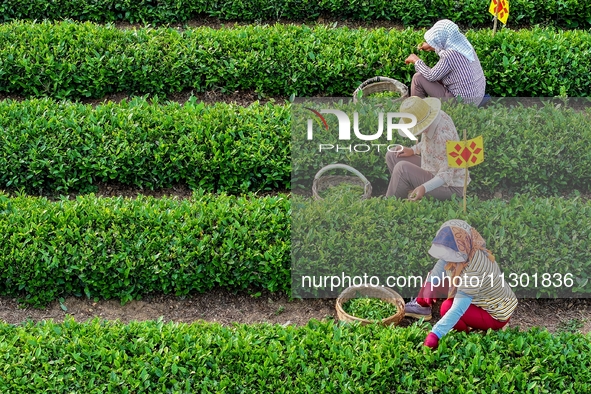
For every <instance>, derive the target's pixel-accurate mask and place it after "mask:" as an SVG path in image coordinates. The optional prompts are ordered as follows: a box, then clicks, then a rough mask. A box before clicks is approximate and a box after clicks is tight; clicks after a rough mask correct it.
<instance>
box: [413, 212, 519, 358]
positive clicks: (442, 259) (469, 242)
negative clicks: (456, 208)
mask: <svg viewBox="0 0 591 394" xmlns="http://www.w3.org/2000/svg"><path fill="white" fill-rule="evenodd" d="M485 246H486V243H485V241H484V239H482V237H481V236H480V234H479V233H478V231H476V229H474V228H473V227H471V226H470V225H469V224H468V223H466V222H465V221H463V220H457V219H455V220H449V221H447V222H445V223H443V225H442V226H441V228H440V229H439V231H438V232H437V234H436V235H435V238H434V239H433V242H432V245H431V249H429V254H430V255H431V256H433V257H435V258H437V259H439V260H438V261H437V264H436V265H435V267H434V268H433V270H432V271H431V272H430V273H429V275H428V277H427V280H426V282H425V283H424V285H423V288H422V289H421V291H420V292H419V295H418V297H417V298H416V299H414V300H411V301H410V302H409V303H407V304H406V307H405V314H406V316H411V317H415V318H421V317H422V318H425V320H429V319H431V306H432V305H433V303H434V302H435V301H436V299H437V298H444V297H446V295H447V300H445V301H444V302H443V304H442V305H441V316H442V318H441V320H439V321H438V322H437V324H435V325H434V326H433V329H432V330H431V332H430V333H429V334H428V335H427V338H426V339H425V342H424V345H425V346H428V347H430V348H437V346H438V344H439V340H440V339H441V338H442V337H443V336H444V335H446V334H447V333H448V332H449V331H450V330H451V329H452V328H454V329H456V330H457V331H470V329H473V328H474V329H479V330H488V329H489V328H490V329H493V330H499V329H501V328H503V327H504V326H505V325H506V324H507V323H508V322H509V319H510V318H511V315H512V314H513V312H514V311H515V308H516V307H517V297H516V296H515V294H514V293H513V290H511V287H509V285H508V284H507V283H505V282H503V281H502V280H500V278H501V270H500V268H499V265H498V264H497V262H496V261H495V258H494V256H493V255H492V254H491V252H490V251H489V250H487V249H486V248H485ZM446 271H447V272H446ZM454 278H456V279H460V280H457V281H455V280H454ZM456 286H457V287H456Z"/></svg>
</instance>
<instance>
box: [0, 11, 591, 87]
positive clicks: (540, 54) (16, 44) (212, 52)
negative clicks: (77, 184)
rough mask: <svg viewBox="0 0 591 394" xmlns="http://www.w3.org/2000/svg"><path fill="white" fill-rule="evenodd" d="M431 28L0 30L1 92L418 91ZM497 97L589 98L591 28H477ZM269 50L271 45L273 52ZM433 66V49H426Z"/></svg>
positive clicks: (23, 26)
mask: <svg viewBox="0 0 591 394" xmlns="http://www.w3.org/2000/svg"><path fill="white" fill-rule="evenodd" d="M423 34H424V31H418V30H411V29H406V30H402V31H399V30H390V31H388V30H385V29H383V28H380V29H372V30H367V29H355V30H351V29H348V28H329V27H325V26H317V27H314V28H310V27H307V26H295V25H280V24H277V25H274V26H266V25H265V26H253V25H251V26H243V27H235V28H231V29H212V28H204V27H200V28H191V29H186V30H180V29H173V28H157V29H153V28H138V29H118V28H116V27H115V26H113V25H108V26H98V25H94V24H92V23H89V22H86V23H73V22H69V21H68V22H58V23H50V22H43V23H26V22H11V23H7V24H4V25H1V26H0V59H1V62H0V92H2V93H11V94H19V95H24V96H27V97H32V96H34V97H41V96H50V97H54V98H59V99H62V98H83V97H94V98H100V97H103V96H104V95H106V94H109V93H114V92H127V93H132V94H144V93H150V94H171V93H175V92H180V91H181V90H183V89H195V90H197V91H206V90H214V89H215V90H219V91H221V92H233V91H236V90H250V91H255V92H257V93H259V94H261V95H282V96H285V97H289V96H291V95H295V96H300V97H306V96H314V95H319V94H320V95H323V96H326V95H328V96H339V95H341V96H350V95H351V94H352V92H353V91H354V90H355V88H356V87H357V86H358V85H359V84H360V83H361V82H363V81H364V80H366V79H368V78H372V77H374V76H376V75H383V76H388V77H391V78H395V79H397V80H400V81H402V82H404V83H406V84H407V85H408V84H410V81H411V78H412V75H413V74H414V68H413V67H412V66H409V65H405V64H404V59H405V58H406V57H407V56H408V55H409V54H410V53H413V52H415V51H416V46H417V44H418V43H420V42H422V41H423ZM467 37H468V38H469V39H470V41H471V42H472V44H473V45H474V47H475V48H476V51H477V52H478V54H479V58H480V61H481V63H482V66H483V69H484V71H485V75H486V78H487V80H488V93H489V94H491V95H493V96H515V97H519V96H528V97H529V96H532V97H535V96H542V97H543V96H556V95H564V94H566V95H568V96H571V97H576V96H589V94H590V93H591V80H589V79H588V78H586V77H585V76H586V75H587V71H588V70H587V65H588V64H589V63H590V62H591V39H590V37H591V33H589V32H588V31H555V30H553V29H550V28H544V29H542V28H534V29H532V30H522V31H512V30H509V29H503V30H501V31H500V32H499V33H498V34H496V35H495V36H494V37H493V36H492V35H491V33H490V31H488V30H482V31H469V32H467ZM269 43H273V45H269ZM422 56H425V60H426V61H427V62H428V63H429V64H435V62H436V60H437V57H436V55H435V54H434V53H427V54H423V55H422Z"/></svg>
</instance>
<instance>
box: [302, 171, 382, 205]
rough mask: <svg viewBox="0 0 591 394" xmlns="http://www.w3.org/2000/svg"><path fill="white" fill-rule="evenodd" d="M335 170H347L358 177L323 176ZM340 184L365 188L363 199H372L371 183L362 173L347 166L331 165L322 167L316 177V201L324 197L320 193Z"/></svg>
mask: <svg viewBox="0 0 591 394" xmlns="http://www.w3.org/2000/svg"><path fill="white" fill-rule="evenodd" d="M334 169H342V170H347V171H349V172H352V173H353V174H355V175H356V177H354V176H346V175H345V176H343V175H326V176H322V174H324V173H325V172H326V171H329V170H334ZM339 183H350V184H353V185H359V186H361V187H363V190H364V193H363V196H362V199H367V198H370V197H371V183H370V182H369V181H368V180H367V178H366V177H364V176H363V174H362V173H361V172H359V171H357V170H356V169H355V168H353V167H351V166H348V165H346V164H329V165H327V166H324V167H322V168H321V169H320V171H318V172H317V173H316V176H315V177H314V182H312V195H313V196H314V199H316V200H322V197H320V195H319V194H318V193H319V192H320V191H322V190H324V189H326V188H328V187H330V186H335V185H338V184H339Z"/></svg>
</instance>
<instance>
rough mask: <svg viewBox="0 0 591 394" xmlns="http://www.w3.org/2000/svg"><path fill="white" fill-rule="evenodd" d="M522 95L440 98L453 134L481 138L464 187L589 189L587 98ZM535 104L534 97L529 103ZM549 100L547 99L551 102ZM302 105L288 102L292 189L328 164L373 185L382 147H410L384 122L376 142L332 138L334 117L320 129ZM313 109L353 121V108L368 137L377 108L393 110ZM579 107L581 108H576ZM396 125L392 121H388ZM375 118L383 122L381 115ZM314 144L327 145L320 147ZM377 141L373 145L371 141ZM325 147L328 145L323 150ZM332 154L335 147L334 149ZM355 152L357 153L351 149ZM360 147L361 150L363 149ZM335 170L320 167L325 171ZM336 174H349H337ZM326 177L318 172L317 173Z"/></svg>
mask: <svg viewBox="0 0 591 394" xmlns="http://www.w3.org/2000/svg"><path fill="white" fill-rule="evenodd" d="M528 100H530V99H528V98H522V99H521V98H511V99H508V98H506V99H500V100H497V102H496V103H495V104H492V105H490V106H488V107H486V108H475V107H474V106H472V105H454V103H449V102H448V103H443V106H442V109H443V110H444V111H445V112H446V113H447V114H449V115H450V117H451V118H452V120H453V122H454V124H455V126H456V129H457V131H458V134H459V137H460V139H463V132H464V130H465V131H466V134H467V138H468V139H471V138H475V137H477V136H482V137H483V142H484V162H483V163H481V164H479V165H477V166H475V167H471V168H470V177H471V182H470V185H469V191H471V192H484V191H487V192H490V191H493V190H496V189H498V188H502V189H512V190H514V191H518V192H533V193H535V194H536V195H550V194H556V193H559V192H562V191H565V190H573V189H578V190H580V191H587V190H589V189H590V188H591V175H590V174H589V168H590V165H591V117H590V116H589V115H590V114H591V113H590V110H589V104H590V103H591V102H590V101H588V100H586V99H585V100H580V101H579V104H578V106H577V105H575V104H574V102H569V101H568V100H566V101H564V102H559V101H558V100H550V101H546V100H544V103H543V104H541V102H538V103H537V104H536V105H532V104H533V101H528ZM534 101H537V100H534ZM551 101H553V102H551ZM307 105H308V104H307V103H304V104H296V105H294V106H292V108H293V110H292V123H293V124H292V125H293V127H292V133H293V137H292V150H291V152H292V171H293V177H292V185H291V186H292V189H293V190H299V189H301V188H304V189H308V190H311V185H312V180H313V179H314V176H315V175H316V173H317V172H318V170H320V169H321V168H323V167H324V166H326V165H327V164H330V163H342V164H348V165H350V166H352V167H353V168H355V169H357V170H359V171H360V172H361V173H362V174H363V175H364V176H365V177H366V178H367V179H368V180H369V181H370V182H371V183H372V185H373V187H374V189H375V187H376V185H378V186H380V185H382V187H383V186H384V185H387V182H388V181H389V179H390V174H389V171H388V169H387V166H386V162H385V156H386V150H387V146H388V145H390V144H403V145H405V146H412V145H414V144H415V143H416V142H418V141H411V140H410V139H408V138H403V137H401V136H399V135H398V133H397V131H394V132H393V136H392V140H388V139H387V132H386V126H385V125H383V132H382V135H381V137H380V138H379V139H377V140H372V141H363V140H361V139H359V138H357V137H355V136H354V134H353V131H351V136H352V137H351V140H349V141H346V140H339V135H338V134H339V132H338V130H339V125H338V121H337V118H336V116H334V115H331V114H327V115H325V119H326V121H327V124H328V126H329V130H328V131H327V130H326V129H325V128H324V127H322V124H321V123H320V121H318V118H317V117H316V116H315V115H313V114H312V113H311V112H310V111H308V110H307V109H306V106H307ZM311 105H316V106H317V107H316V108H318V109H324V108H333V109H341V110H343V111H345V113H347V114H348V116H349V119H350V120H351V122H352V124H353V115H352V113H353V112H354V111H357V112H358V113H359V114H360V115H359V118H361V119H362V120H360V126H359V127H360V129H361V132H362V133H363V134H366V135H370V134H374V133H376V131H377V130H378V115H377V113H376V112H377V111H376V108H378V105H380V106H381V107H380V108H381V110H380V111H381V112H383V113H387V112H397V108H398V107H397V105H398V104H392V103H388V100H387V99H372V100H368V101H367V103H366V104H363V103H362V104H357V105H352V104H346V103H345V104H344V103H334V104H332V105H326V104H315V103H313V102H311ZM583 108H584V109H583ZM308 118H314V119H315V120H316V123H314V124H313V139H312V140H308V139H307V138H308V137H307V133H308V128H307V119H308ZM396 122H397V121H396ZM383 123H386V117H385V116H384V121H383ZM320 144H324V145H328V148H327V147H324V148H323V151H322V152H320ZM379 144H382V146H381V147H378V146H377V145H379ZM331 146H332V148H331ZM336 147H339V149H340V150H339V151H338V152H337V148H336ZM355 149H357V150H358V151H357V152H355ZM366 150H367V152H365V151H366ZM332 173H334V174H336V173H337V172H328V173H327V175H330V174H332ZM340 174H342V175H352V174H351V173H350V172H346V171H342V172H340ZM323 176H326V175H323Z"/></svg>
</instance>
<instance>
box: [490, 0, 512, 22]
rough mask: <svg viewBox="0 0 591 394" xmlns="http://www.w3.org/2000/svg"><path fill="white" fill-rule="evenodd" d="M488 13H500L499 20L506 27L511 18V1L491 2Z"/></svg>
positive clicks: (495, 0) (499, 0) (493, 0)
mask: <svg viewBox="0 0 591 394" xmlns="http://www.w3.org/2000/svg"><path fill="white" fill-rule="evenodd" d="M488 12H490V13H491V14H493V15H495V14H497V13H498V18H499V20H500V21H501V22H502V23H503V25H506V24H507V18H509V0H491V2H490V7H489V8H488Z"/></svg>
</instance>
